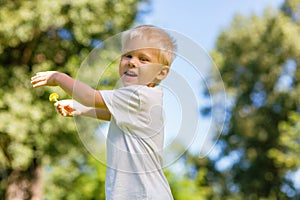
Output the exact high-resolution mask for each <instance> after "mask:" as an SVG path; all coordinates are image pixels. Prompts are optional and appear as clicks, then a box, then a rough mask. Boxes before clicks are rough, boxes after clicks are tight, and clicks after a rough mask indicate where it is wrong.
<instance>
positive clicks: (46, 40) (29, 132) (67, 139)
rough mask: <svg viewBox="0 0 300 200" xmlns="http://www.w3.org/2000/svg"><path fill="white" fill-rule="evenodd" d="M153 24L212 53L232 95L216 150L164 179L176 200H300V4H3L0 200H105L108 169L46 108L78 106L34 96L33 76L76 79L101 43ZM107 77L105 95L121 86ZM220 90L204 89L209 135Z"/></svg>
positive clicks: (290, 0)
mask: <svg viewBox="0 0 300 200" xmlns="http://www.w3.org/2000/svg"><path fill="white" fill-rule="evenodd" d="M145 23H146V24H153V25H157V26H160V27H162V28H167V29H172V30H174V31H177V32H180V33H181V34H184V35H186V36H188V37H190V38H191V39H192V40H194V41H195V42H196V43H198V44H199V45H200V46H202V47H203V48H204V49H205V50H206V51H207V52H208V53H209V55H210V56H211V57H212V59H213V61H214V62H215V64H216V66H217V67H218V70H219V72H220V74H221V76H222V79H223V83H224V85H225V89H226V95H227V101H226V105H217V106H225V108H226V120H225V125H224V127H223V129H221V132H219V133H210V134H212V135H215V136H217V138H215V141H217V144H216V146H215V147H214V149H213V151H211V152H210V154H208V155H207V156H205V157H202V158H199V155H198V154H197V153H196V154H195V153H194V152H191V151H190V150H188V151H186V152H185V153H184V155H182V156H181V157H180V158H179V159H178V160H177V161H176V162H175V163H174V165H178V164H179V165H180V167H177V168H176V170H174V169H172V168H171V167H167V168H165V173H166V175H167V177H168V180H169V183H170V185H171V188H172V192H173V195H174V199H178V200H181V199H185V200H202V199H222V200H223V199H230V200H234V199H237V200H239V199H254V200H255V199H270V200H273V199H300V175H299V174H300V172H299V169H300V159H299V155H300V146H299V145H300V98H299V96H300V69H299V63H300V45H299V44H300V27H299V26H300V1H299V0H273V1H271V0H262V1H259V0H254V1H244V2H234V3H233V2H232V3H230V2H227V3H224V2H222V3H221V1H216V0H212V1H209V2H201V1H192V0H188V1H184V2H183V1H180V0H174V1H171V0H163V1H158V0H126V1H125V0H113V1H111V0H93V1H92V0H80V1H70V0H64V1H58V0H57V1H55V0H52V1H46V0H33V1H28V0H20V1H12V0H0V85H1V87H0V199H51V200H52V199H55V200H56V199H80V200H85V199H86V200H89V199H98V200H100V199H105V194H104V181H105V166H104V165H103V164H102V163H100V162H98V160H97V159H95V158H94V157H93V156H92V155H91V154H89V152H88V151H87V150H86V148H85V147H84V145H83V144H82V142H81V140H80V138H79V137H78V133H77V130H76V126H75V123H74V121H73V120H71V119H70V118H63V117H60V116H59V115H57V113H56V111H55V109H54V108H53V106H52V105H51V103H49V102H48V96H49V94H50V93H51V92H53V91H55V92H58V93H59V94H60V96H61V98H62V99H63V98H68V97H67V96H65V94H64V93H63V92H62V91H60V90H58V89H57V88H40V89H35V90H33V89H32V87H31V84H30V77H31V76H32V75H33V74H34V73H36V72H38V71H43V70H58V71H62V72H65V73H68V74H70V75H71V76H73V77H76V73H77V71H78V68H79V66H80V65H81V63H82V62H83V60H84V59H85V58H86V57H87V55H88V54H89V52H90V51H91V50H92V49H93V48H94V47H95V46H96V45H98V44H101V41H104V40H105V39H107V38H109V37H111V36H113V35H114V34H117V33H119V32H122V31H124V30H126V29H128V28H131V27H134V26H136V25H139V24H145ZM105 55H108V56H109V52H107V54H105ZM107 74H108V76H107V78H106V79H105V81H103V82H101V83H102V84H100V86H99V89H107V88H113V87H114V85H115V83H116V81H117V80H118V77H117V76H115V75H114V74H115V73H113V71H112V72H111V73H110V72H109V71H108V72H107ZM211 77H217V72H216V71H215V70H211ZM216 83H217V84H214V81H211V83H210V84H209V85H208V88H204V89H203V88H201V85H198V86H195V87H199V96H201V99H203V105H202V106H201V107H200V108H199V117H200V118H201V119H203V122H204V123H203V126H205V121H206V119H207V118H210V117H211V110H212V107H211V106H210V105H206V104H205V102H206V101H205V99H206V98H208V99H209V98H211V97H212V96H217V95H219V93H220V92H221V91H222V86H221V85H220V84H218V82H216ZM199 84H200V82H199ZM207 90H209V91H213V92H209V93H208V92H207ZM214 106H215V105H214Z"/></svg>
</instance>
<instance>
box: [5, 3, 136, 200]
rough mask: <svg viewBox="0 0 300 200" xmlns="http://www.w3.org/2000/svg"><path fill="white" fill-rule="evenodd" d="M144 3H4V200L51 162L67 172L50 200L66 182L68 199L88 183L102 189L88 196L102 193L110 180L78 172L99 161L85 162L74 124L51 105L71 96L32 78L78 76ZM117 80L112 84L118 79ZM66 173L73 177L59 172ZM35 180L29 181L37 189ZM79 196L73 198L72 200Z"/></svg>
mask: <svg viewBox="0 0 300 200" xmlns="http://www.w3.org/2000/svg"><path fill="white" fill-rule="evenodd" d="M139 2H140V1H138V0H126V1H125V0H115V1H111V0H78V1H71V0H67V1H59V0H51V1H48V0H34V1H29V0H22V1H11V0H6V1H0V85H1V87H0V120H1V122H0V174H1V178H0V198H2V197H3V198H4V195H5V193H7V189H8V188H9V187H10V185H12V184H13V183H17V185H18V183H20V180H22V179H26V177H17V178H13V177H11V176H10V175H11V174H12V173H13V172H14V171H22V172H24V173H26V172H29V171H31V170H33V171H34V169H37V167H38V166H41V165H43V164H46V166H45V168H46V169H51V173H54V174H56V173H58V174H60V175H59V176H54V177H55V180H53V178H52V179H51V181H49V182H47V185H46V187H45V188H46V194H45V196H48V195H50V196H51V189H50V188H55V187H56V188H57V186H58V185H59V184H56V183H58V182H59V181H58V180H63V181H62V182H61V185H60V187H59V189H60V192H58V193H57V194H58V195H59V194H61V197H66V192H67V189H68V185H69V184H70V182H72V186H74V188H72V190H74V191H73V192H74V194H76V192H77V193H78V192H79V191H77V190H78V187H79V188H80V187H82V186H81V183H83V182H89V181H91V182H92V183H91V184H98V185H94V186H87V187H91V188H85V187H82V189H83V191H84V192H87V193H89V194H85V193H83V194H82V195H94V194H95V188H96V187H98V186H99V185H101V184H102V183H101V181H103V180H104V177H103V175H101V176H99V178H100V179H101V180H100V179H99V180H98V179H97V180H94V178H91V177H89V176H90V175H89V174H88V173H87V174H85V173H81V171H80V169H79V168H77V167H86V166H87V165H90V162H92V161H88V162H86V161H84V162H83V161H81V160H86V157H87V153H86V151H85V150H84V148H83V146H82V144H81V142H80V140H79V137H78V136H77V133H76V128H75V124H74V122H73V120H72V119H67V118H62V117H61V116H59V115H58V114H57V112H56V111H55V109H54V107H53V105H52V104H51V103H50V102H49V101H48V96H49V94H50V93H51V92H57V93H59V94H60V96H61V98H62V99H63V98H68V97H67V96H66V95H65V94H64V93H63V92H62V91H61V90H60V89H58V88H38V89H32V87H31V85H30V77H31V76H32V75H33V74H34V73H36V72H38V71H43V70H58V71H62V72H65V73H68V74H70V75H71V76H73V77H76V72H77V70H78V68H79V66H80V63H81V62H82V61H83V59H85V57H86V56H87V55H88V53H89V52H90V51H91V49H92V48H93V47H94V45H95V44H97V43H99V42H101V41H103V40H105V39H106V38H108V37H109V36H112V35H113V34H116V33H119V32H121V31H123V30H126V29H128V28H129V27H130V26H131V25H132V23H133V21H134V19H135V17H136V14H137V12H138V10H137V8H138V3H139ZM115 76H117V75H115ZM115 76H113V75H111V76H110V77H109V79H116V78H115ZM109 84H110V85H113V84H114V83H113V82H109ZM75 154H76V155H77V156H78V157H79V158H80V159H79V161H78V159H77V158H76V156H75ZM62 163H66V164H65V165H63V164H62ZM60 167H61V168H64V170H65V173H62V172H63V171H62V172H59V170H62V169H59V168H60ZM56 169H57V172H54V171H56ZM97 169H98V168H97ZM78 170H79V171H78ZM93 170H94V169H93ZM48 172H49V171H47V170H45V172H44V173H46V174H47V173H48ZM93 173H94V172H93ZM35 178H36V179H39V178H41V177H35ZM35 178H34V177H32V178H30V179H29V182H31V184H34V182H35ZM89 178H90V180H88V179H89ZM75 179H76V180H75ZM85 179H86V180H87V181H85ZM97 182H98V183H97ZM53 183H55V184H56V185H55V184H53ZM20 187H21V186H20ZM33 188H34V187H33V185H30V184H29V186H28V188H26V191H25V193H26V195H27V197H26V198H29V197H30V196H31V195H32V194H33V191H31V190H33ZM69 189H70V188H69ZM76 189H77V190H76ZM97 189H100V188H97ZM53 190H54V189H53ZM28 191H29V192H28ZM55 191H56V190H55ZM57 191H58V190H57ZM91 191H94V192H93V193H90V192H91ZM26 195H25V196H26ZM76 198H77V197H76ZM76 198H75V196H74V195H73V197H71V196H68V199H76ZM78 198H79V197H78ZM78 198H77V199H78ZM92 198H94V197H91V196H86V197H85V198H84V199H92ZM95 198H96V197H95ZM100 198H102V199H103V198H104V197H103V196H99V199H100ZM24 199H25V197H24ZM54 199H57V198H54ZM79 199H80V198H79Z"/></svg>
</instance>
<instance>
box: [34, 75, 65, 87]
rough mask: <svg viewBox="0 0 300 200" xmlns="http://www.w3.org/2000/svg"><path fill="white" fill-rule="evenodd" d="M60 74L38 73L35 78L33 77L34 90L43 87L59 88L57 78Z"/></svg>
mask: <svg viewBox="0 0 300 200" xmlns="http://www.w3.org/2000/svg"><path fill="white" fill-rule="evenodd" d="M59 74H60V72H56V71H46V72H38V73H36V75H35V76H33V77H31V84H32V86H33V87H34V88H37V87H41V86H57V80H56V79H57V77H58V75H59Z"/></svg>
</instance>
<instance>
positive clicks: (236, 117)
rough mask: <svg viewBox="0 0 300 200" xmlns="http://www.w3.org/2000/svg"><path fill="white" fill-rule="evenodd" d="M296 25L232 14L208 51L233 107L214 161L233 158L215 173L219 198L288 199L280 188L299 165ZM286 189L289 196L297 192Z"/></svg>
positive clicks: (275, 16)
mask: <svg viewBox="0 0 300 200" xmlns="http://www.w3.org/2000/svg"><path fill="white" fill-rule="evenodd" d="M296 2H297V5H298V6H296V7H293V9H294V10H293V12H294V13H295V12H297V13H299V11H300V10H299V8H300V7H299V1H286V4H285V5H288V4H289V3H293V5H294V4H295V3H296ZM289 16H290V15H289ZM295 22H296V21H295V20H291V18H290V17H287V16H286V15H284V14H283V13H282V12H277V11H274V10H266V11H265V13H264V15H263V16H261V17H258V16H250V17H244V16H241V15H237V16H236V17H235V19H234V21H233V22H232V24H231V26H230V27H229V28H228V29H226V30H224V31H223V32H222V33H221V34H220V36H219V38H218V41H217V46H216V49H215V50H214V51H213V52H212V55H213V58H214V60H215V62H216V64H217V66H218V67H219V69H220V72H221V75H222V78H223V81H224V84H225V86H226V90H227V92H228V96H229V99H230V100H231V105H232V106H231V108H230V110H229V111H228V112H229V116H230V118H229V119H228V123H227V124H226V126H227V127H226V128H225V129H224V130H225V131H224V132H223V133H222V135H221V137H220V139H219V146H220V148H221V152H220V155H219V158H218V159H217V160H216V161H215V163H216V165H217V164H218V162H219V161H221V160H222V159H223V158H224V157H228V158H230V156H231V155H233V154H235V155H238V159H237V161H234V162H233V163H232V166H230V167H229V168H228V169H223V170H222V171H220V172H221V174H222V176H223V184H222V185H221V190H220V192H219V195H220V196H222V199H226V198H228V199H232V196H233V195H234V196H237V195H238V196H240V197H241V198H242V199H258V198H264V199H286V198H289V197H291V196H290V194H288V193H287V192H286V191H284V190H283V189H282V188H283V186H284V185H286V184H288V185H292V184H291V183H290V180H287V179H286V175H287V172H289V171H292V170H296V169H297V168H299V167H300V163H299V161H298V159H297V158H296V155H299V150H298V149H299V145H300V144H299V136H297V134H296V133H299V131H300V129H299V126H298V125H297V121H295V120H296V119H297V118H298V117H297V116H298V115H299V105H300V102H299V95H300V82H299V80H300V68H299V63H300V59H299V58H300V49H299V45H298V44H300V28H299V26H298V25H297V24H296V23H295ZM216 92H217V91H216ZM291 113H293V114H291ZM216 180H217V178H216ZM291 188H292V190H293V192H294V193H293V194H294V195H295V194H296V193H297V192H299V191H296V188H293V187H291ZM294 197H295V196H294Z"/></svg>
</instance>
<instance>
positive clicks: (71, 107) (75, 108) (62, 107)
mask: <svg viewBox="0 0 300 200" xmlns="http://www.w3.org/2000/svg"><path fill="white" fill-rule="evenodd" d="M54 106H55V107H56V109H57V110H58V112H59V113H60V114H61V115H62V116H64V117H73V116H79V115H82V114H83V113H85V112H87V111H88V110H89V109H91V108H89V107H86V106H84V105H82V104H80V103H78V102H77V101H75V100H72V99H66V100H61V101H57V102H56V103H55V104H54Z"/></svg>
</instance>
